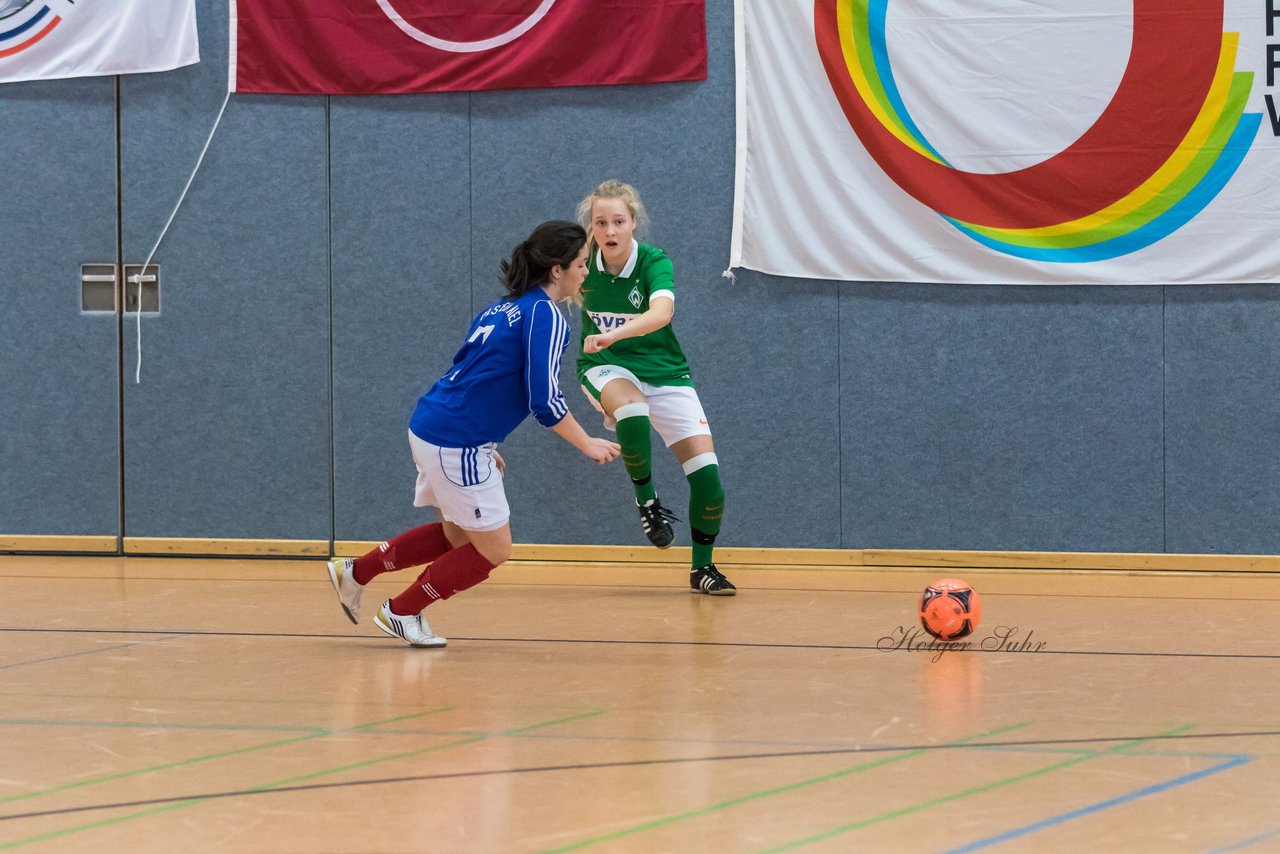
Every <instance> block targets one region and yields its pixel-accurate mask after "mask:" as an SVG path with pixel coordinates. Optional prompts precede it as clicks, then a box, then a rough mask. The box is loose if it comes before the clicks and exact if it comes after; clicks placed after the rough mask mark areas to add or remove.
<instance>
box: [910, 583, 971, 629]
mask: <svg viewBox="0 0 1280 854" xmlns="http://www.w3.org/2000/svg"><path fill="white" fill-rule="evenodd" d="M981 618H982V600H981V599H979V598H978V591H976V590H974V589H973V588H972V587H970V586H969V585H968V584H965V583H964V582H963V581H961V580H960V579H958V578H940V579H938V580H937V581H935V582H933V583H932V584H930V585H929V586H928V587H926V588H925V589H924V593H921V594H920V625H922V626H924V630H925V631H926V632H928V633H929V634H931V635H933V636H934V637H935V638H937V639H938V640H942V641H953V640H959V639H960V638H963V637H968V636H969V635H971V634H973V630H974V629H976V628H977V627H978V620H980V619H981Z"/></svg>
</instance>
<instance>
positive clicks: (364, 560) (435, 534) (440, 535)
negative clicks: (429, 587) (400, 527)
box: [351, 522, 453, 584]
mask: <svg viewBox="0 0 1280 854" xmlns="http://www.w3.org/2000/svg"><path fill="white" fill-rule="evenodd" d="M451 548H453V546H451V545H450V544H449V539H448V537H446V536H445V535H444V525H442V524H441V523H439V522H436V523H435V524H434V525H419V526H418V527H417V528H414V529H413V530H411V531H405V532H404V533H403V534H401V535H400V536H398V537H396V538H395V539H394V540H389V541H387V542H385V543H383V544H382V545H380V546H378V547H377V548H376V549H374V550H373V551H371V552H369V553H368V554H367V555H364V556H362V557H358V558H356V565H355V570H354V571H353V572H352V573H351V577H352V578H354V579H355V580H356V583H357V584H368V583H369V582H370V581H372V580H373V579H374V577H375V576H377V575H381V574H382V573H384V572H394V571H395V570H397V569H405V568H407V567H410V566H421V565H422V564H424V563H431V561H433V560H435V559H436V558H438V557H440V555H442V554H444V553H445V552H447V551H449V549H451Z"/></svg>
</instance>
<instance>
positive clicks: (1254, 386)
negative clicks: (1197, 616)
mask: <svg viewBox="0 0 1280 854" xmlns="http://www.w3.org/2000/svg"><path fill="white" fill-rule="evenodd" d="M1164 290H1165V295H1166V300H1167V308H1166V337H1167V342H1166V346H1165V353H1166V371H1165V377H1166V396H1167V403H1166V418H1167V424H1168V428H1167V429H1168V441H1167V455H1168V458H1167V463H1166V469H1167V479H1168V508H1167V511H1166V520H1167V525H1168V550H1169V551H1171V552H1190V553H1205V554H1210V553H1216V552H1231V553H1236V554H1276V553H1280V527H1277V525H1276V519H1277V518H1280V335H1277V330H1280V288H1276V287H1274V286H1271V285H1236V286H1222V285H1215V286H1213V287H1177V288H1174V287H1169V288H1165V289H1164Z"/></svg>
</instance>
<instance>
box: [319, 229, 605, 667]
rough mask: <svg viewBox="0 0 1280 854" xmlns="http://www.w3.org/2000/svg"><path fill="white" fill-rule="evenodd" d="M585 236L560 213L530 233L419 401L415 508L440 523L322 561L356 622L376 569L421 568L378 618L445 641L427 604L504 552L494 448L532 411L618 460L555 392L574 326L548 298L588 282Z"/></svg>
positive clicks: (507, 530) (507, 545)
mask: <svg viewBox="0 0 1280 854" xmlns="http://www.w3.org/2000/svg"><path fill="white" fill-rule="evenodd" d="M586 245H587V235H586V232H585V231H584V230H583V229H582V228H581V227H580V226H578V225H576V224H574V223H571V222H564V221H560V220H555V221H551V222H544V223H543V224H542V225H540V226H538V227H537V228H535V229H534V230H533V234H531V235H529V239H528V240H525V241H524V242H522V243H521V244H520V245H519V246H517V247H516V248H515V251H513V252H512V253H511V259H510V260H509V261H504V262H503V263H502V275H503V280H504V282H505V284H506V288H507V296H506V297H505V298H503V299H501V300H498V301H497V302H495V303H494V304H493V305H491V306H489V307H488V308H486V309H485V310H484V311H482V312H480V314H479V315H477V316H476V319H475V320H473V321H472V323H471V329H470V330H468V332H467V338H466V341H465V342H464V343H463V345H462V349H460V350H459V351H458V353H457V355H456V356H454V357H453V365H452V366H451V367H450V368H449V370H448V371H447V372H446V373H445V375H444V376H442V377H441V378H440V379H439V380H437V381H436V383H435V384H434V385H433V386H431V388H430V390H429V391H427V393H426V394H424V395H423V396H422V397H421V398H420V399H419V400H418V405H417V408H416V409H415V410H414V413H413V417H412V418H411V419H410V421H409V447H410V450H411V451H412V452H413V461H414V463H415V464H416V465H417V468H418V482H417V485H416V489H415V494H414V502H413V503H414V506H417V507H425V506H428V505H433V506H435V507H437V508H439V510H440V515H441V517H442V519H443V521H441V522H437V523H435V524H432V525H422V526H420V527H417V528H414V529H412V530H410V531H406V532H405V533H403V534H400V535H399V536H398V537H395V538H394V539H392V540H389V541H388V542H385V543H383V544H382V545H380V546H378V547H377V548H375V549H374V550H373V551H371V552H369V553H368V554H366V555H364V556H363V557H360V558H357V559H354V560H353V559H351V558H337V559H334V560H332V561H330V562H329V580H330V581H331V582H332V583H333V587H334V590H335V591H336V592H337V594H338V601H339V603H340V604H341V605H342V610H343V612H345V613H346V615H347V618H348V619H350V620H351V622H353V623H357V622H358V621H359V612H360V598H361V596H362V594H363V593H364V588H365V585H366V584H368V583H369V582H370V581H371V580H372V579H373V578H374V577H375V576H377V575H380V574H381V573H383V572H392V571H395V570H397V569H404V568H406V567H410V566H419V565H421V564H424V563H425V564H428V566H427V568H426V569H425V570H424V571H423V572H422V574H421V575H420V576H418V579H417V580H416V581H415V582H414V583H413V584H412V585H410V586H409V588H408V589H407V590H405V591H404V592H403V593H401V594H400V595H399V596H396V597H394V598H391V599H388V600H387V601H385V602H383V603H382V607H381V608H379V609H378V613H377V614H375V615H374V618H373V622H374V625H376V626H377V627H378V628H380V629H382V630H383V631H384V632H386V633H387V634H389V635H395V636H396V637H399V638H401V639H403V640H404V641H405V642H406V643H408V644H410V645H412V646H426V647H442V646H444V645H445V643H446V641H445V639H444V638H442V637H440V636H439V635H436V634H434V633H433V632H432V631H431V627H430V626H429V625H428V624H427V621H426V620H425V619H423V618H422V610H423V609H424V608H425V607H426V606H428V605H430V604H431V603H432V602H435V601H438V600H440V599H448V598H449V597H450V596H452V595H453V594H455V593H458V592H460V591H462V590H466V589H467V588H469V587H474V586H475V585H477V584H479V583H480V582H481V581H484V580H485V579H486V578H488V577H489V572H490V571H491V570H492V569H493V568H494V567H496V566H498V564H500V563H502V562H504V561H505V560H506V559H507V558H508V557H510V556H511V526H510V523H509V520H510V517H511V512H510V510H509V508H508V506H507V497H506V494H505V493H504V492H503V489H502V476H503V472H504V470H505V467H506V464H505V463H504V462H503V459H502V456H501V455H500V454H499V453H498V449H497V445H498V443H499V442H501V441H503V440H504V439H506V438H507V434H509V433H510V432H511V431H512V430H514V429H515V428H516V426H517V425H519V424H520V422H521V421H523V420H524V419H525V417H526V416H527V415H529V414H532V415H533V417H534V418H536V419H537V420H538V423H539V424H541V425H542V426H544V427H549V428H550V429H552V430H554V431H555V432H556V433H557V434H559V435H560V437H561V438H563V439H564V440H565V441H567V442H569V443H570V444H572V445H573V446H574V447H575V448H577V449H578V450H580V451H581V452H582V453H583V454H584V455H586V456H587V457H588V458H589V459H591V460H593V461H595V462H597V463H607V462H609V461H611V460H613V459H615V458H616V457H617V456H618V453H619V448H618V445H617V444H616V443H614V442H610V441H608V440H606V439H597V438H594V437H592V436H588V435H587V434H586V432H585V431H584V430H583V429H582V427H581V426H579V424H578V422H577V421H576V420H575V419H574V417H573V414H572V413H570V412H569V407H568V406H566V405H565V402H564V396H563V395H562V394H561V393H560V384H559V375H560V358H561V356H562V354H563V353H564V350H565V348H566V347H567V346H568V344H569V323H568V321H566V320H565V318H564V315H562V314H561V313H560V309H558V308H557V307H556V305H555V303H556V302H557V301H558V300H563V299H568V298H570V297H573V296H576V295H577V293H578V291H579V289H580V288H581V287H582V281H583V279H585V278H586V275H587V267H586V258H587V250H586Z"/></svg>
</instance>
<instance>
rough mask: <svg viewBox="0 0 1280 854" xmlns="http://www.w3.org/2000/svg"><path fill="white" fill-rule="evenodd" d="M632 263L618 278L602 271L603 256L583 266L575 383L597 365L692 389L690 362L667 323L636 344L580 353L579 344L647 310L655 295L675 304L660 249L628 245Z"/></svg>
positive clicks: (668, 269) (623, 342)
mask: <svg viewBox="0 0 1280 854" xmlns="http://www.w3.org/2000/svg"><path fill="white" fill-rule="evenodd" d="M631 246H632V248H631V258H630V259H629V260H628V261H627V263H626V264H625V265H624V266H623V268H622V271H621V272H620V273H619V274H618V275H616V276H615V275H613V274H612V273H610V272H609V271H608V270H606V269H605V266H604V254H603V253H602V252H601V251H600V250H598V249H597V250H596V257H595V258H594V259H592V260H591V261H590V262H588V268H589V272H588V273H587V280H586V281H585V282H583V284H582V336H581V337H580V338H579V340H578V377H579V378H582V377H583V375H585V374H586V372H587V371H589V370H591V369H592V368H595V367H598V366H600V365H618V366H619V367H623V368H626V369H627V370H629V371H631V373H633V374H635V375H636V378H637V379H639V380H641V381H643V382H646V383H650V384H652V385H681V386H692V385H693V380H692V379H691V378H690V375H689V362H688V360H687V359H685V356H684V351H683V350H681V349H680V342H679V341H677V340H676V333H675V331H674V330H672V328H671V324H670V323H668V324H667V325H666V326H664V327H662V328H661V329H657V330H654V331H653V332H650V333H649V334H647V335H641V336H639V337H636V338H624V339H622V340H621V341H618V342H617V343H616V344H612V345H610V346H609V347H607V348H605V349H604V350H601V351H600V352H599V353H591V354H587V353H583V352H582V339H584V338H586V337H587V336H588V335H595V334H597V333H601V332H609V331H611V330H613V329H617V328H618V327H619V326H621V325H623V324H625V323H627V322H628V321H630V320H631V319H632V318H634V317H638V316H640V315H641V314H644V313H645V312H646V311H648V310H649V300H651V299H653V298H654V297H655V296H657V295H658V294H662V293H665V294H668V295H669V296H670V297H671V299H672V300H674V299H675V275H674V273H673V268H672V265H671V259H670V258H668V257H667V256H666V253H664V252H663V251H662V250H661V249H657V248H655V247H653V246H647V245H645V244H643V243H636V242H635V241H634V240H633V241H632V243H631ZM585 384H586V383H585V381H584V385H585Z"/></svg>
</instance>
